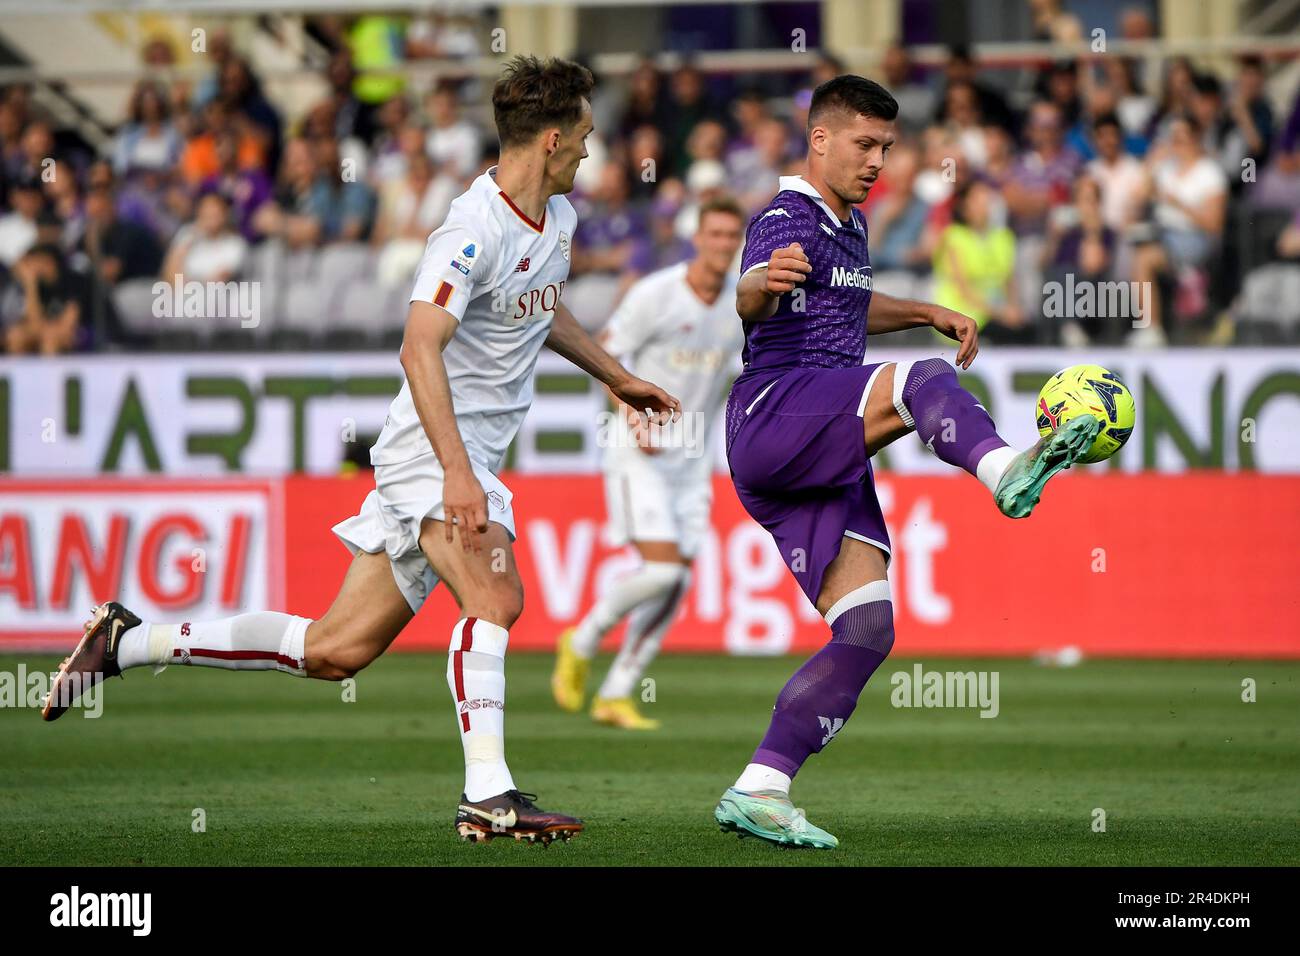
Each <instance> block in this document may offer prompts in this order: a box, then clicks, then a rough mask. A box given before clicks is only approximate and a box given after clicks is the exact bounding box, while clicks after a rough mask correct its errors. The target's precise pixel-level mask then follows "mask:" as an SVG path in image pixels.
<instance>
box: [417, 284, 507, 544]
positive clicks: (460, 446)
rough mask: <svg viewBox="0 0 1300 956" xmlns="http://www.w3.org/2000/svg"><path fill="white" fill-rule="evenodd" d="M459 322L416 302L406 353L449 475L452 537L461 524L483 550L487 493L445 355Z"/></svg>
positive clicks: (445, 499) (446, 488) (423, 418)
mask: <svg viewBox="0 0 1300 956" xmlns="http://www.w3.org/2000/svg"><path fill="white" fill-rule="evenodd" d="M459 324H460V323H459V322H457V321H456V317H455V316H454V315H452V314H451V313H450V312H448V311H447V310H445V309H441V308H439V307H438V306H436V305H434V304H433V303H432V302H422V301H416V302H412V303H411V308H410V310H409V311H408V312H407V315H406V334H405V335H404V336H403V337H402V355H401V357H402V368H403V369H404V370H405V372H406V380H407V382H408V383H410V386H411V399H412V401H413V402H414V403H415V411H416V414H418V415H419V416H420V424H421V425H423V426H424V433H425V434H426V435H428V436H429V444H431V445H432V446H433V453H434V454H435V455H437V456H438V462H439V463H440V464H441V465H442V470H443V472H444V473H445V474H446V476H447V477H446V481H445V483H444V484H443V490H442V508H443V512H444V514H445V516H446V518H445V520H444V521H443V524H444V525H445V526H446V533H447V540H448V541H451V540H452V532H453V528H454V527H455V528H460V531H461V535H460V541H461V546H462V547H463V548H464V549H465V550H466V551H469V550H471V549H472V550H474V551H478V550H479V541H478V536H479V532H481V531H486V530H487V495H486V494H484V492H483V486H482V485H480V484H479V481H478V479H477V478H475V477H474V470H473V469H472V468H471V467H470V464H469V455H468V454H467V453H466V451H465V443H464V442H463V441H462V440H461V437H460V429H459V428H458V427H457V426H456V413H455V408H454V406H453V404H452V401H451V385H450V383H449V382H448V380H447V366H446V364H445V363H444V362H443V360H442V350H443V349H445V348H446V347H447V343H448V342H450V341H451V338H452V336H453V335H455V334H456V327H457V326H458V325H459Z"/></svg>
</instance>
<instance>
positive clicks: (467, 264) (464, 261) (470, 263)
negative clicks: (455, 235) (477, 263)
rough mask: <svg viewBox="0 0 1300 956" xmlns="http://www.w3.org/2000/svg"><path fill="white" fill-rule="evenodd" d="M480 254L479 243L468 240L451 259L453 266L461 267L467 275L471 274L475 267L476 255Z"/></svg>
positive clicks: (455, 267)
mask: <svg viewBox="0 0 1300 956" xmlns="http://www.w3.org/2000/svg"><path fill="white" fill-rule="evenodd" d="M476 255H478V243H476V242H472V241H471V242H467V243H465V245H463V246H461V249H460V252H458V253H456V256H455V258H453V259H452V260H451V265H452V268H454V269H459V270H460V271H461V272H463V273H465V275H469V273H470V270H471V269H473V268H474V257H475V256H476Z"/></svg>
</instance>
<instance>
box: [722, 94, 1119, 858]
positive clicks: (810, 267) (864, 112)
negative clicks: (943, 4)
mask: <svg viewBox="0 0 1300 956" xmlns="http://www.w3.org/2000/svg"><path fill="white" fill-rule="evenodd" d="M897 115H898V104H897V102H895V100H894V98H893V97H892V96H890V94H889V93H888V92H887V91H886V90H885V89H884V88H883V87H882V86H880V85H879V84H877V83H874V82H872V81H871V80H867V79H864V78H862V77H859V76H851V75H845V76H838V77H836V78H834V79H832V80H829V81H827V82H826V83H823V84H822V85H821V86H819V87H818V88H817V89H816V90H815V91H814V93H813V98H812V103H811V106H810V108H809V112H808V158H807V172H806V174H805V175H803V176H785V177H782V178H781V181H780V187H779V191H778V192H777V195H776V197H775V198H774V199H773V200H772V202H771V203H770V204H768V206H766V207H765V208H764V209H762V210H760V211H759V213H758V214H757V215H756V216H755V217H754V218H753V220H752V221H751V222H750V225H749V230H748V232H747V234H746V236H745V251H744V255H743V258H742V261H741V278H740V282H739V284H738V285H737V288H736V311H737V312H738V313H739V315H740V318H741V319H742V320H743V323H744V330H745V347H744V352H743V356H744V369H743V371H742V372H741V374H740V376H739V377H738V378H737V379H736V381H735V384H734V385H733V386H732V389H731V395H730V398H729V400H728V403H727V420H726V425H727V434H726V442H727V460H728V462H729V464H730V466H731V475H732V480H733V482H734V483H735V486H736V492H737V494H738V495H739V497H740V500H741V502H742V504H743V505H744V506H745V509H746V510H747V511H748V512H749V514H750V515H751V516H752V517H753V518H754V519H755V520H756V521H758V523H759V524H761V525H762V526H763V527H764V528H766V529H767V530H768V531H769V532H770V533H771V535H772V537H773V538H774V539H775V541H776V543H777V546H778V547H779V548H780V550H781V555H782V557H783V558H784V560H785V562H786V564H787V565H788V566H789V568H790V570H791V572H792V573H793V574H794V576H795V579H796V580H797V581H798V582H799V586H800V587H801V588H802V589H803V591H804V593H805V594H807V595H808V598H809V600H811V601H812V602H813V604H814V605H815V606H816V607H817V610H818V611H820V612H821V613H822V615H823V616H824V617H825V619H826V623H827V625H829V627H830V629H831V638H830V641H829V643H827V644H826V645H825V646H824V647H823V648H822V649H821V650H820V651H818V652H817V653H816V654H814V655H813V656H812V657H811V658H809V659H808V660H807V661H806V662H805V663H804V665H803V666H802V667H800V668H799V670H798V671H796V672H795V674H794V676H793V677H791V678H790V680H789V682H788V683H787V684H786V685H785V687H784V688H783V689H782V690H781V693H780V694H779V695H778V697H777V699H776V706H775V707H774V708H773V713H772V719H771V723H770V724H769V726H768V730H767V734H766V736H765V737H764V738H763V741H762V743H760V744H759V746H758V749H757V750H756V751H755V752H754V755H753V757H751V758H750V763H749V765H748V766H746V767H745V769H744V772H743V773H741V775H740V777H739V779H737V781H736V783H735V784H734V785H733V786H731V787H730V788H728V789H727V791H726V792H725V793H724V794H723V795H722V798H721V799H720V801H719V802H718V806H717V808H716V809H715V810H714V817H715V819H716V820H717V821H718V824H719V825H720V826H721V827H722V829H723V830H734V831H738V832H740V833H741V834H742V835H744V834H746V833H749V834H753V835H754V836H758V837H762V838H764V839H767V840H771V841H773V842H775V843H781V844H787V845H796V846H815V847H834V846H837V845H838V842H839V841H838V840H836V838H835V837H834V836H832V835H831V834H830V833H827V832H826V831H825V830H823V829H821V828H820V827H817V826H814V825H813V824H812V823H810V822H809V821H808V820H807V818H806V817H805V816H804V815H803V813H802V811H799V810H796V809H795V807H794V805H793V804H792V803H791V800H790V784H791V780H792V778H793V777H794V776H795V774H796V773H798V771H799V768H800V767H801V766H802V765H803V763H804V761H806V760H807V759H808V757H809V756H811V755H812V754H814V753H817V752H819V751H820V750H821V749H822V748H823V747H825V746H826V745H827V744H828V743H830V741H831V739H832V738H833V737H834V736H835V735H836V734H837V733H839V731H840V730H841V729H842V728H843V726H844V723H845V721H847V720H848V719H849V716H850V715H851V714H852V713H853V709H854V707H855V706H856V705H857V701H858V695H859V694H860V693H861V692H862V688H863V687H864V686H865V685H866V683H867V680H868V679H869V678H870V677H871V675H872V673H874V672H875V670H876V668H878V667H879V666H880V664H881V663H882V662H883V661H884V659H885V657H886V656H888V654H889V651H890V648H891V647H892V646H893V643H894V627H893V605H892V604H891V602H890V592H889V582H888V580H887V579H886V571H887V568H888V564H889V554H890V545H889V535H888V532H887V531H886V529H885V521H884V516H883V515H882V513H881V510H880V503H879V501H877V499H876V491H875V485H874V482H873V478H872V473H871V460H870V459H871V456H872V455H874V454H875V453H876V452H877V451H879V450H880V449H881V448H883V447H885V446H886V445H888V444H889V443H891V442H893V441H895V440H896V439H898V438H901V437H902V436H904V435H906V434H907V433H908V432H911V431H915V432H916V433H917V434H918V435H919V436H920V438H921V440H922V441H923V442H924V443H925V444H926V446H927V447H929V448H930V449H931V450H932V451H933V452H934V453H935V454H936V455H937V456H938V457H939V458H941V459H942V460H943V461H946V462H948V463H949V464H951V465H956V466H957V467H959V468H964V469H965V470H966V471H968V472H970V473H971V474H972V475H974V476H975V477H976V478H978V479H979V480H980V481H981V482H982V483H983V484H984V485H986V486H987V487H988V489H989V490H990V491H991V492H992V493H993V497H994V500H995V501H996V503H997V506H998V508H1000V509H1001V510H1002V512H1003V513H1004V514H1006V515H1007V516H1009V517H1012V518H1023V517H1025V516H1027V515H1028V514H1029V513H1030V511H1032V510H1033V507H1034V505H1035V504H1037V502H1038V499H1039V496H1040V495H1041V493H1042V490H1043V486H1044V485H1045V484H1046V482H1047V480H1048V479H1049V478H1051V477H1052V476H1053V475H1055V474H1057V473H1058V472H1059V471H1061V470H1062V469H1064V468H1068V467H1069V466H1070V465H1071V464H1072V463H1073V462H1075V461H1077V460H1079V458H1081V457H1082V456H1083V455H1084V454H1085V453H1086V452H1087V451H1088V449H1089V448H1090V447H1091V446H1092V442H1093V439H1094V438H1095V437H1096V435H1097V432H1098V430H1099V429H1100V424H1101V423H1100V422H1099V421H1098V420H1097V419H1096V418H1093V417H1091V416H1081V417H1079V418H1076V419H1073V420H1072V421H1070V422H1068V423H1067V424H1065V425H1063V426H1062V427H1061V428H1060V429H1058V430H1057V431H1056V432H1054V433H1053V434H1051V435H1049V436H1047V437H1045V438H1043V439H1042V440H1040V441H1039V442H1038V443H1037V444H1036V445H1034V447H1033V448H1031V449H1029V450H1028V451H1024V452H1020V451H1017V450H1015V449H1013V448H1011V447H1010V446H1009V445H1008V444H1007V443H1006V442H1005V441H1003V440H1002V439H1001V438H1000V437H999V436H998V434H997V431H996V428H995V426H994V423H993V419H992V418H991V417H990V416H989V414H988V412H987V411H986V410H985V409H984V407H983V406H982V405H980V404H979V403H978V402H977V401H976V399H975V397H974V396H973V395H971V394H970V393H969V392H967V391H966V390H965V389H963V388H962V387H961V386H960V385H959V384H958V382H957V373H956V370H955V369H954V367H953V365H952V364H951V363H949V362H948V361H947V360H946V359H942V358H930V359H925V360H922V361H916V362H897V363H896V362H869V361H867V359H866V339H867V336H868V335H869V334H877V333H881V332H892V331H896V330H899V329H907V328H914V327H917V326H923V325H929V326H933V327H934V328H935V329H938V330H939V331H940V332H942V333H943V334H945V335H947V336H948V337H949V338H952V339H954V340H956V341H957V342H958V343H959V344H958V349H957V359H956V361H957V364H958V365H960V366H961V367H962V368H969V367H970V364H971V362H972V361H973V360H974V358H975V355H976V353H977V351H978V342H977V330H976V325H975V322H974V321H973V320H972V319H970V318H968V317H967V316H964V315H961V314H960V313H957V312H953V311H951V310H949V309H944V308H941V307H940V306H937V305H932V304H929V303H924V302H916V301H910V300H905V299H896V298H893V297H891V296H887V295H884V294H882V293H878V292H877V293H874V294H873V292H872V288H871V284H872V282H871V261H870V258H869V257H868V255H867V228H866V221H865V220H864V219H863V217H862V214H861V212H859V211H858V210H857V209H855V208H854V206H855V205H856V204H857V203H860V202H862V200H864V199H865V198H866V196H867V192H868V190H870V189H871V186H872V185H873V184H874V183H875V180H876V177H877V176H878V175H879V173H880V170H881V168H882V167H883V166H884V163H885V154H886V153H887V152H888V150H889V148H890V146H892V145H893V143H894V138H895V132H894V119H895V117H896V116H897Z"/></svg>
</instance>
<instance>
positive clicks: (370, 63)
mask: <svg viewBox="0 0 1300 956" xmlns="http://www.w3.org/2000/svg"><path fill="white" fill-rule="evenodd" d="M404 32H405V24H404V22H403V21H402V20H400V19H398V18H397V17H386V16H378V15H371V16H363V17H357V19H356V21H355V22H354V23H353V24H352V27H351V28H350V29H349V30H348V47H349V48H350V49H351V50H352V64H353V66H354V67H355V68H356V71H357V76H356V79H355V80H353V81H352V92H353V93H354V94H355V95H356V98H357V99H359V100H360V101H361V102H363V103H369V104H371V105H377V104H380V103H386V102H387V101H388V100H391V99H392V98H393V97H394V96H400V95H401V93H402V91H403V90H404V89H405V88H406V78H405V77H404V76H402V75H401V74H400V73H389V72H378V71H388V70H398V69H400V68H401V66H402V61H403V57H402V48H403V43H404V39H403V34H404Z"/></svg>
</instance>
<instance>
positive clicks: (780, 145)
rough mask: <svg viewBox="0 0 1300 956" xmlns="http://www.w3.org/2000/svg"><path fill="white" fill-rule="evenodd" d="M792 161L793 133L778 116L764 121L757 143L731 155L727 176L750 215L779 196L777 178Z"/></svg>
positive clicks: (756, 134)
mask: <svg viewBox="0 0 1300 956" xmlns="http://www.w3.org/2000/svg"><path fill="white" fill-rule="evenodd" d="M789 161H790V133H789V130H788V129H787V128H786V125H785V124H784V123H782V122H781V121H780V120H778V119H771V118H768V119H765V120H763V121H762V122H761V123H760V124H759V125H758V126H757V127H756V128H755V130H754V132H753V145H752V146H750V147H749V148H748V149H743V150H739V151H737V152H734V153H732V154H731V155H730V156H728V157H727V170H728V173H727V176H728V180H729V182H730V185H731V189H732V191H733V192H734V193H735V194H736V199H737V200H738V201H739V203H740V205H741V208H742V209H744V210H745V214H746V215H749V214H750V213H752V212H754V211H755V210H757V209H759V208H760V207H762V206H765V205H766V204H767V202H768V200H770V199H771V198H772V197H773V196H775V195H776V189H777V180H778V179H779V178H780V177H781V176H782V174H783V173H784V172H785V168H786V166H787V165H788V163H789Z"/></svg>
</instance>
